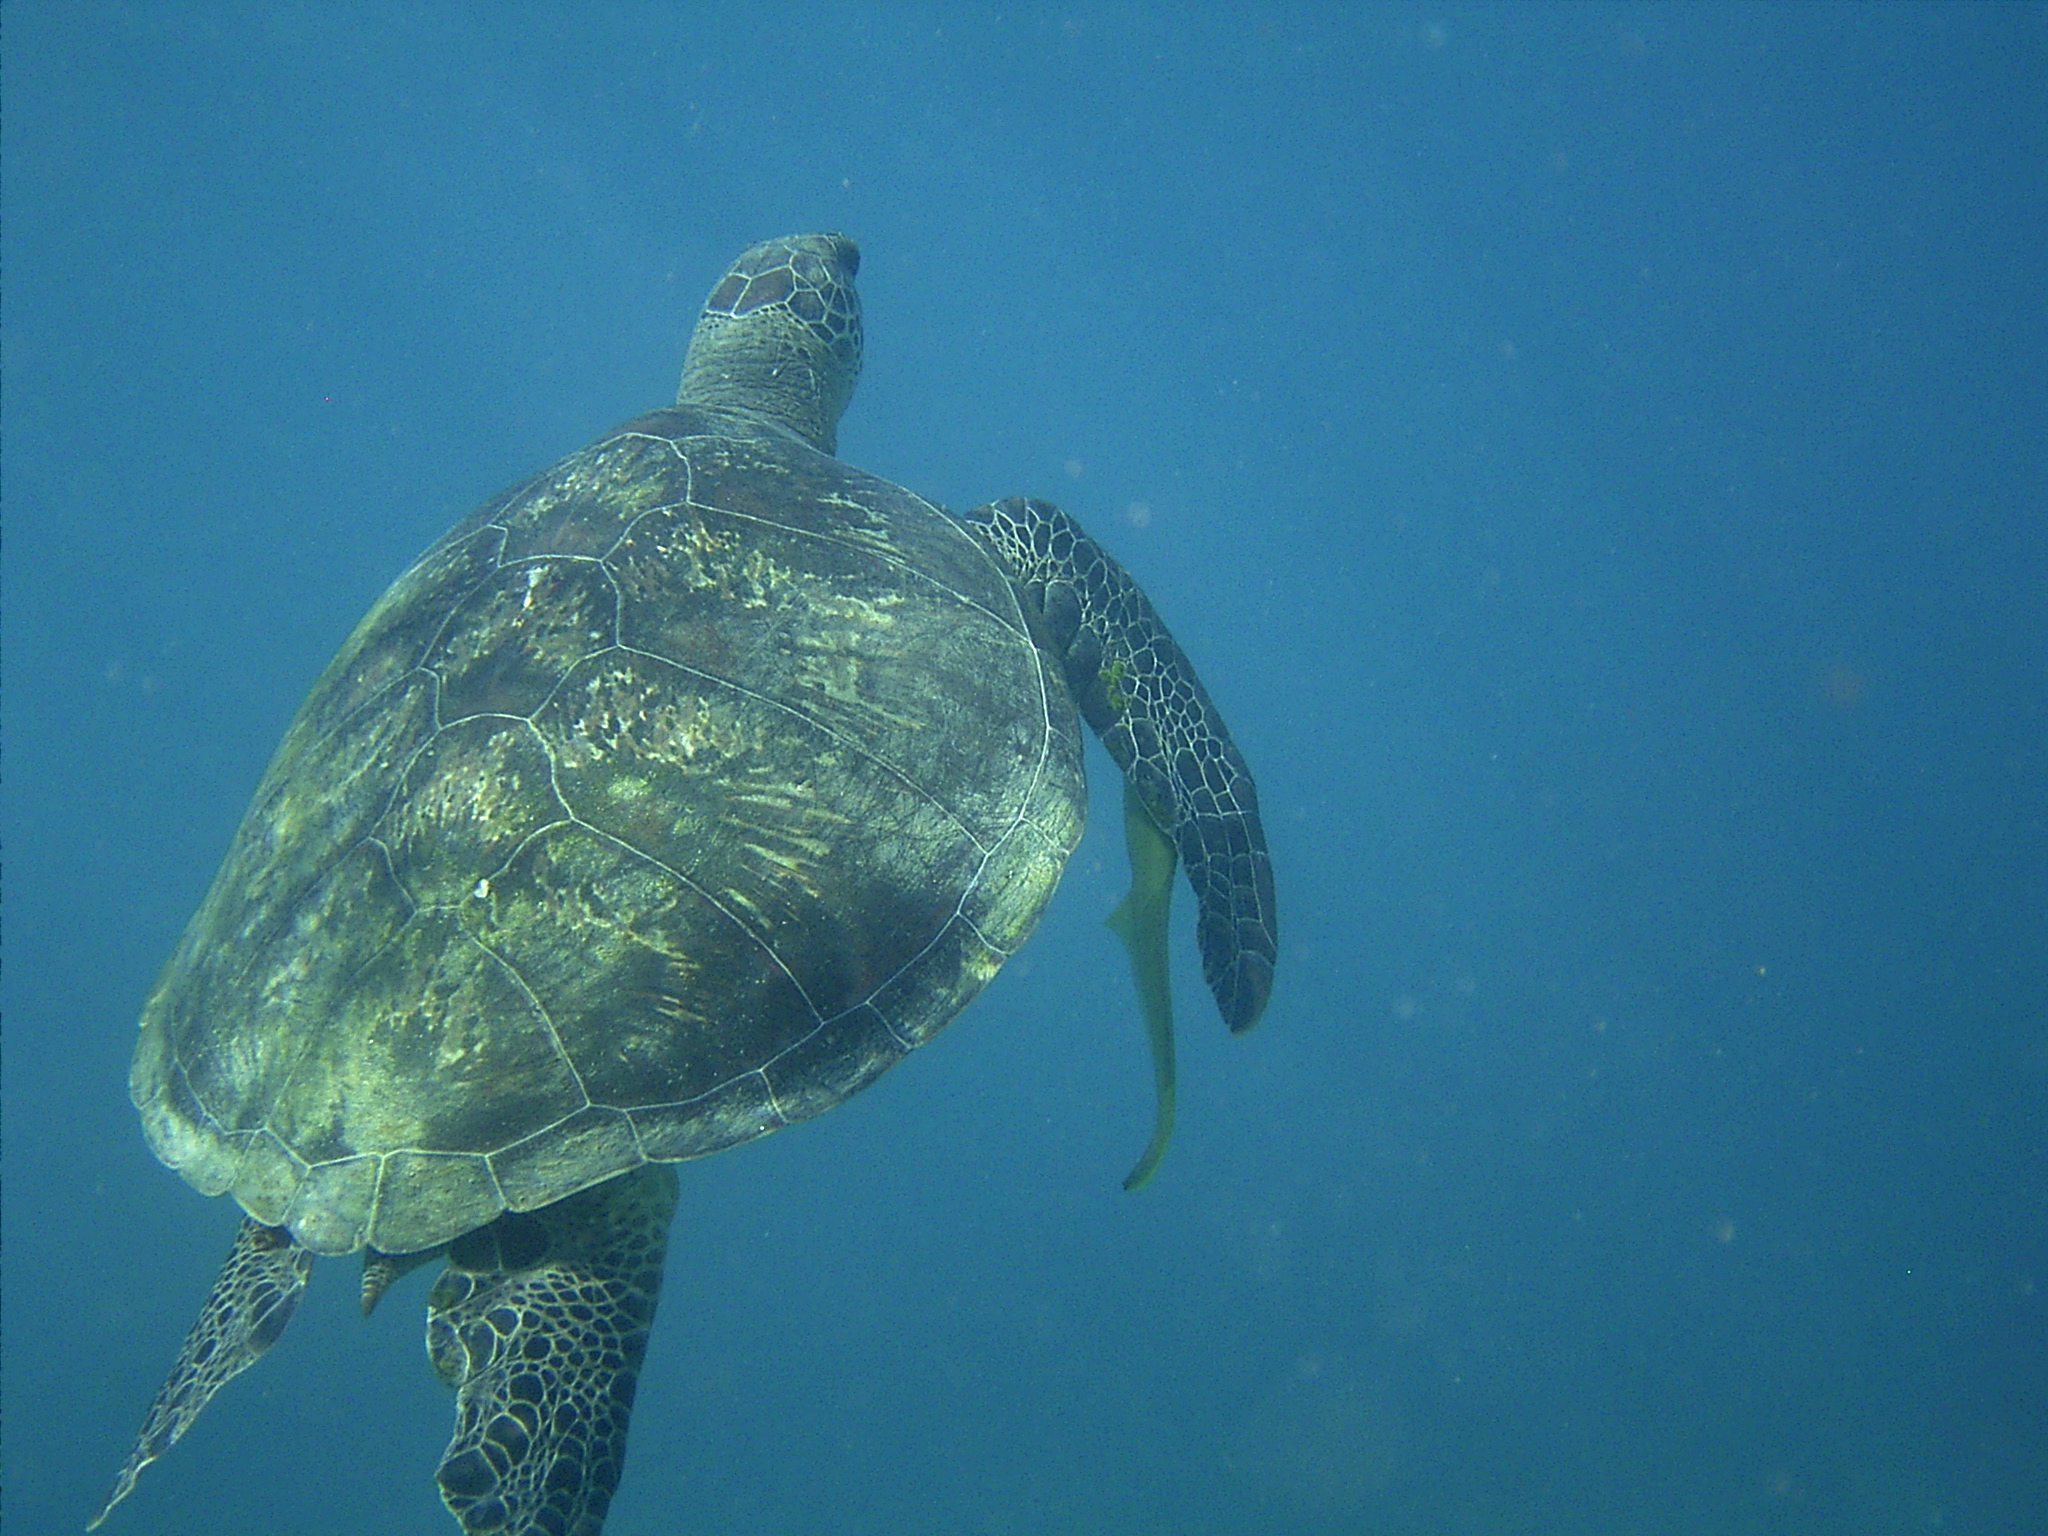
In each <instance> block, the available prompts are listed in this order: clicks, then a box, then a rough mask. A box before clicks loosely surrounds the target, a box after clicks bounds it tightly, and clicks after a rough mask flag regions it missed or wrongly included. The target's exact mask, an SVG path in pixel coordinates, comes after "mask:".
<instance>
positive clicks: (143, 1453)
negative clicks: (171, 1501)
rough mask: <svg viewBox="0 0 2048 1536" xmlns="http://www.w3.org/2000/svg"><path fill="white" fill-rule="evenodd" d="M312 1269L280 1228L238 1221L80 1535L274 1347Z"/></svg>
mask: <svg viewBox="0 0 2048 1536" xmlns="http://www.w3.org/2000/svg"><path fill="white" fill-rule="evenodd" d="M312 1268H313V1255H312V1254H311V1253H309V1252H307V1251H306V1250H305V1249H304V1248H301V1247H300V1246H299V1245H298V1244H297V1243H295V1242H293V1241H292V1237H291V1234H290V1233H289V1232H287V1231H286V1230H285V1229H284V1228H283V1227H266V1226H263V1225H261V1224H260V1223H258V1222H254V1221H247V1220H245V1221H244V1222H243V1223H242V1226H241V1230H240V1231H238V1232H237V1233H236V1234H235V1246H234V1247H233V1248H231V1249H229V1250H228V1261H227V1263H225V1264H223V1265H222V1266H221V1270H220V1277H219V1278H218V1279H216V1280H215V1281H214V1282H213V1290H212V1292H211V1293H210V1294H209V1295H208V1296H207V1298H206V1304H205V1305H204V1306H203V1307H201V1308H200V1309H199V1320H198V1321H197V1322H195V1323H194V1324H193V1325H192V1331H191V1332H190V1333H188V1334H186V1335H185V1345H184V1348H182V1349H180V1350H179V1351H178V1363H177V1364H176V1365H174V1366H172V1367H171V1374H170V1376H169V1377H168V1378H167V1379H166V1380H165V1382H164V1385H163V1390H162V1391H160V1392H158V1393H157V1395H156V1401H155V1402H153V1403H151V1404H150V1405H149V1416H148V1417H147V1418H146V1419H144V1420H143V1421H142V1433H141V1434H139V1435H137V1436H136V1437H135V1449H134V1450H132V1451H130V1452H129V1453H128V1461H127V1464H126V1465H125V1466H123V1467H122V1468H121V1475H120V1476H119V1477H117V1478H115V1479H114V1491H113V1492H112V1493H110V1494H108V1495H107V1502H106V1503H104V1504H102V1505H101V1506H100V1512H99V1513H98V1514H96V1515H94V1516H93V1517H92V1522H91V1524H89V1525H87V1526H86V1529H87V1530H88V1531H92V1530H97V1529H99V1524H100V1522H101V1521H102V1520H104V1519H106V1518H107V1516H108V1515H109V1514H110V1513H111V1512H112V1511H113V1508H114V1506H115V1505H116V1504H118V1503H120V1502H121V1501H122V1500H123V1499H125V1498H127V1497H128V1494H129V1491H130V1490H131V1489H133V1488H134V1486H135V1479H136V1478H137V1477H139V1476H141V1475H142V1469H143V1468H144V1467H146V1466H148V1465H149V1464H150V1463H151V1462H152V1461H155V1460H156V1459H157V1458H158V1457H159V1456H161V1455H163V1453H164V1452H165V1451H167V1450H169V1449H170V1448H171V1447H172V1446H173V1445H175V1444H176V1443H177V1441H178V1437H179V1436H180V1435H182V1434H184V1433H185V1431H186V1430H188V1429H190V1428H191V1427H192V1421H193V1420H194V1419H196V1418H198V1417H199V1412H200V1410H201V1409H202V1408H204V1407H205V1406H206V1405H207V1404H208V1403H209V1402H211V1401H213V1394H214V1393H216V1392H218V1391H219V1390H220V1389H221V1388H222V1387H223V1386H225V1385H226V1384H227V1383H228V1381H229V1380H230V1379H231V1378H233V1377H235V1376H239V1375H240V1374H241V1373H242V1372H243V1371H245V1370H247V1369H248V1368H249V1367H250V1366H252V1365H254V1364H255V1363H256V1362H257V1361H258V1360H259V1359H261V1358H262V1356H263V1352H264V1351H265V1350H267V1349H269V1348H270V1346H271V1345H273V1344H275V1343H276V1342H277V1338H278V1335H279V1334H281V1333H283V1332H284V1325H285V1324H286V1323H288V1322H290V1321H291V1320H292V1313H293V1311H294V1310H296V1309H297V1307H298V1305H299V1297H300V1296H302V1295H303V1294H304V1293H305V1290H306V1276H307V1274H308V1273H309V1272H311V1270H312Z"/></svg>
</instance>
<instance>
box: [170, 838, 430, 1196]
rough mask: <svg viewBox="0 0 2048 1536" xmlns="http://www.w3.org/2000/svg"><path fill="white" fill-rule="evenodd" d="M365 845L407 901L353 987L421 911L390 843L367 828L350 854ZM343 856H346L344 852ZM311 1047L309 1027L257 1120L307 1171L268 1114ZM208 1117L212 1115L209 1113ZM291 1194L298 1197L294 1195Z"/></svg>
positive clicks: (350, 984) (355, 973)
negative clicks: (400, 875) (394, 863)
mask: <svg viewBox="0 0 2048 1536" xmlns="http://www.w3.org/2000/svg"><path fill="white" fill-rule="evenodd" d="M365 848H368V849H373V850H375V852H376V855H377V857H378V858H380V859H381V860H383V862H384V873H385V875H386V876H387V877H389V879H390V881H391V888H392V889H393V890H395V891H397V892H398V895H399V898H400V899H401V900H402V901H404V903H405V905H406V914H405V921H404V922H402V923H400V924H399V925H398V927H397V928H396V929H395V930H394V931H393V932H392V934H391V936H390V937H389V938H388V939H386V940H385V941H384V942H383V943H382V944H379V945H378V946H377V947H376V948H375V949H373V950H371V951H370V953H369V954H367V955H365V956H364V957H363V960H362V963H361V964H360V965H358V966H356V967H355V968H354V969H353V970H352V971H350V972H348V973H347V975H346V976H344V977H343V979H342V985H343V986H344V987H345V988H348V989H350V990H353V988H354V986H355V981H356V978H357V977H359V976H361V975H362V974H363V972H364V971H366V970H367V969H369V967H370V966H371V965H373V964H374V963H375V962H376V960H377V957H378V956H379V955H381V954H383V953H384V952H385V951H386V950H388V949H390V948H392V947H393V946H394V945H396V944H397V943H398V937H399V935H400V934H402V933H403V932H404V931H405V930H406V928H407V927H409V926H410V925H411V923H412V920H413V919H414V918H416V917H418V916H419V915H420V911H421V907H420V904H419V903H418V902H417V901H415V900H413V895H412V892H411V891H408V890H407V889H406V888H405V884H404V882H403V881H401V880H400V879H399V878H398V872H397V871H396V870H395V869H393V868H392V866H391V847H390V845H389V844H388V843H386V842H385V841H384V839H383V838H381V837H379V836H377V834H376V833H374V832H369V833H365V834H364V835H363V836H362V837H361V838H360V839H359V840H358V841H356V842H355V843H353V844H351V845H350V847H349V850H348V852H349V853H351V854H352V853H355V852H357V851H359V850H361V849H365ZM343 857H344V858H346V857H347V854H344V855H343ZM312 1050H313V1036H312V1032H311V1031H310V1030H307V1031H301V1040H300V1045H299V1051H298V1054H297V1055H296V1056H294V1057H293V1058H292V1061H291V1065H290V1066H288V1067H286V1068H285V1072H284V1078H283V1080H282V1081H281V1082H279V1083H278V1085H277V1092H276V1093H274V1094H272V1095H271V1098H270V1103H269V1105H267V1106H266V1107H265V1109H264V1111H263V1119H262V1120H261V1121H260V1122H258V1129H260V1130H262V1131H263V1132H265V1133H266V1134H268V1135H269V1137H270V1139H271V1140H272V1141H274V1142H276V1143H277V1144H278V1145H279V1146H280V1147H283V1148H284V1150H285V1152H286V1153H287V1154H289V1155H290V1157H291V1159H292V1161H293V1162H295V1163H297V1164H298V1165H299V1166H300V1167H301V1168H304V1169H307V1170H309V1171H310V1170H311V1169H313V1168H314V1167H317V1166H320V1165H318V1164H314V1163H309V1162H307V1161H306V1160H305V1159H304V1158H302V1157H300V1156H299V1155H298V1153H297V1152H295V1151H293V1150H292V1148H291V1145H290V1144H289V1143H288V1142H286V1141H285V1139H284V1138H283V1137H282V1136H280V1135H278V1134H277V1132H276V1130H274V1129H273V1128H272V1127H271V1124H270V1115H271V1111H272V1110H274V1109H275V1108H276V1107H277V1105H278V1104H279V1103H280V1102H282V1101H283V1099H284V1096H285V1095H286V1094H287V1093H289V1092H290V1091H291V1087H292V1084H293V1083H295V1082H297V1081H298V1077H299V1069H300V1068H301V1067H303V1066H304V1065H305V1064H306V1058H307V1057H308V1056H310V1055H311V1054H312ZM194 1102H197V1096H196V1095H195V1098H194ZM202 1107H203V1106H202ZM208 1118H212V1117H211V1114H210V1113H209V1116H208ZM254 1150H255V1148H254V1145H253V1144H252V1145H251V1146H249V1147H247V1148H245V1149H244V1151H243V1153H242V1160H243V1162H246V1161H247V1159H248V1157H249V1155H250V1153H252V1152H253V1151H254ZM240 1172H241V1167H240V1165H239V1164H238V1165H237V1167H236V1173H237V1175H238V1176H239V1174H240ZM299 1183H300V1186H301V1187H303V1186H304V1184H305V1176H304V1175H303V1174H302V1175H300V1178H299ZM294 1198H297V1197H296V1196H294Z"/></svg>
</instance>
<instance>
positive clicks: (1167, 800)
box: [962, 497, 1280, 1033]
mask: <svg viewBox="0 0 2048 1536" xmlns="http://www.w3.org/2000/svg"><path fill="white" fill-rule="evenodd" d="M962 521H963V522H965V523H966V524H967V526H968V528H970V529H971V530H972V531H973V532H974V533H975V534H976V535H977V536H978V537H979V538H980V539H981V540H982V541H983V543H984V544H985V545H986V546H987V548H988V549H989V550H990V551H991V552H992V553H993V554H994V555H995V557H996V559H997V561H998V562H999V563H1000V564H1001V565H1002V566H1003V567H1004V569H1005V570H1007V571H1008V572H1009V574H1010V576H1011V578H1012V580H1014V581H1015V582H1016V583H1017V586H1018V589H1019V590H1020V591H1021V592H1022V593H1023V594H1024V596H1025V598H1026V600H1027V602H1029V603H1030V604H1031V605H1032V607H1033V608H1034V609H1035V613H1034V617H1035V618H1036V619H1038V620H1039V621H1040V622H1042V624H1043V625H1044V628H1045V631H1046V639H1047V641H1048V643H1049V644H1050V645H1051V646H1052V648H1053V649H1054V650H1055V651H1056V652H1057V653H1058V655H1059V657H1060V659H1061V661H1062V663H1063V664H1064V666H1065V668H1066V673H1067V681H1068V685H1069V686H1070V687H1071V688H1072V689H1073V691H1074V697H1075V701H1076V702H1077V703H1078V704H1079V705H1080V706H1081V713H1082V715H1083V716H1084V717H1086V719H1087V721H1088V724H1089V725H1090V726H1091V727H1093V728H1094V730H1095V732H1096V734H1097V735H1099V736H1100V737H1101V738H1102V744H1103V745H1104V746H1106V747H1108V748H1109V755H1110V756H1111V757H1113V758H1115V759H1116V764H1117V766H1118V767H1119V768H1121V769H1123V771H1124V776H1125V778H1126V779H1127V781H1128V782H1129V783H1130V784H1131V786H1132V787H1133V788H1134V789H1135V790H1136V791H1137V793H1138V796H1139V798H1140V799H1141V800H1143V802H1144V804H1145V806H1146V808H1147V809H1148V810H1150V811H1151V813H1152V816H1153V819H1154V820H1155V821H1156V822H1157V823H1158V824H1159V825H1160V826H1161V827H1162V828H1164V829H1165V830H1166V832H1167V834H1168V835H1169V836H1171V837H1172V839H1173V841H1174V844H1175V846H1176V847H1177V848H1178V849H1179V850H1180V857H1181V860H1182V862H1183V863H1185V864H1186V865H1187V870H1188V884H1189V885H1191V886H1192V887H1193V888H1194V892H1195V901H1196V906H1197V912H1196V919H1195V935H1196V939H1197V941H1198V942H1199V944H1200V945H1201V950H1202V975H1203V977H1204V979H1205V980H1207V981H1208V983H1209V990H1210V991H1211V992H1213V993H1215V995H1216V1006H1217V1007H1218V1008H1219V1009H1220V1010H1221V1011H1222V1014H1223V1022H1224V1023H1226V1024H1228V1025H1229V1026H1230V1028H1231V1031H1232V1032H1233V1033H1242V1032H1243V1031H1245V1030H1247V1029H1250V1028H1251V1027H1252V1025H1254V1024H1256V1023H1257V1022H1258V1018H1259V1014H1260V1013H1261V1012H1262V1011H1263V1010H1264V1009H1265V1006H1266V999H1267V997H1268V996H1269V995H1270V994H1271V993H1272V990H1273V963H1274V961H1275V960H1276V959H1277V958H1278V956H1279V952H1280V949H1279V930H1278V928H1277V927H1276V925H1275V921H1274V911H1273V861H1272V859H1271V858H1270V857H1269V856H1268V855H1267V852H1266V834H1265V830H1264V829H1263V828H1262V827H1261V826H1260V825H1259V797H1258V791H1257V790H1256V789H1254V788H1253V786H1252V775H1251V770H1250V769H1249V768H1247V767H1246V766H1245V761H1244V758H1243V757H1242V756H1241V755H1240V754H1239V753H1238V750H1237V746H1236V744H1235V743H1234V742H1232V741H1231V739H1230V732H1229V731H1228V730H1227V729H1226V728H1225V727H1224V724H1223V717H1222V716H1221V715H1219V714H1218V713H1217V712H1216V706H1215V705H1214V704H1212V703H1210V702H1209V694H1208V691H1207V690H1206V689H1204V688H1203V687H1202V681H1201V679H1200V678H1198V677H1197V676H1195V669H1194V666H1193V664H1192V663H1191V662H1189V660H1188V659H1187V657H1186V655H1185V654H1183V652H1182V651H1181V648H1180V647H1179V646H1178V645H1177V644H1175V643H1174V639H1173V636H1172V635H1170V634H1169V633H1167V629H1166V625H1165V624H1164V623H1162V622H1161V621H1160V618H1159V615H1158V614H1157V613H1156V612H1154V611H1153V608H1152V604H1151V602H1150V601H1149V600H1147V598H1146V596H1145V594H1144V593H1143V592H1142V591H1140V590H1139V588H1138V584H1137V583H1136V582H1135V581H1133V580H1131V577H1130V573H1129V572H1127V571H1126V570H1124V568H1123V567H1122V566H1120V565H1118V564H1117V563H1116V561H1115V560H1113V559H1111V558H1110V556H1109V555H1108V553H1107V552H1106V551H1105V550H1104V549H1103V548H1102V546H1101V545H1099V544H1097V543H1096V542H1095V541H1094V540H1093V539H1091V538H1090V537H1088V535H1087V534H1086V533H1085V532H1083V531H1082V529H1081V526H1080V524H1078V523H1076V522H1075V521H1074V520H1073V519H1072V518H1071V517H1069V516H1067V514H1066V513H1064V512H1062V511H1061V510H1060V509H1059V508H1058V507H1056V506H1054V505H1053V504H1052V503H1051V502H1049V501H1026V500H1023V499H1022V498H1017V497H1013V498H1011V499H1009V500H1007V501H998V502H994V503H992V504H990V505H988V506H985V507H976V508H975V509H974V510H973V511H972V512H969V513H967V514H966V515H965V516H964V517H963V518H962Z"/></svg>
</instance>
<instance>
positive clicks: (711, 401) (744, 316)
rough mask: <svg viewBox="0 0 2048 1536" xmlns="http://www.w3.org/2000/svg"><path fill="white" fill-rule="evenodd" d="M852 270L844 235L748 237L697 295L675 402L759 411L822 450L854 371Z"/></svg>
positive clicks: (851, 249)
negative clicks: (704, 293)
mask: <svg viewBox="0 0 2048 1536" xmlns="http://www.w3.org/2000/svg"><path fill="white" fill-rule="evenodd" d="M859 270H860V248H859V247H858V246H856V245H855V244H854V243H853V242H852V241H851V240H849V239H847V238H846V236H844V235H790V236H787V237H785V238H784V239H781V240H764V241H762V242H761V243H760V244H759V245H752V246H748V247H747V249H746V250H744V251H742V252H741V253H740V258H739V260H737V261H735V262H734V263H733V264H732V270H731V271H729V272H727V273H726V274H725V276H724V277H722V278H720V279H719V281H718V286H717V287H716V288H714V289H712V290H711V297H710V298H708V299H706V300H705V301H704V313H703V314H701V315H699V316H698V317H697V331H696V334H695V335H693V336H692V337H691V338H690V352H689V356H687V357H686V358H684V359H683V382H682V385H681V387H680V388H678V389H677V391H676V404H677V405H695V406H703V407H708V408H710V409H714V410H724V411H742V412H745V413H746V414H748V415H752V416H761V417H766V418H767V419H768V420H770V421H773V422H775V423H776V424H777V425H779V426H783V427H787V428H788V429H789V430H790V431H792V432H794V433H796V435H797V436H798V437H801V438H802V439H803V440H804V441H805V442H807V443H809V444H810V445H811V446H812V447H814V448H817V449H819V450H820V451H821V452H824V453H831V452H832V451H833V450H834V449H835V448H836V447H837V445H838V441H839V414H840V412H842V411H844V410H845V409H846V402H847V401H849V400H851V399H852V398H853V386H854V383H855V381H856V380H858V379H859V378H860V349H861V339H860V295H859V294H858V293H856V292H855V291H854V287H853V275H854V273H856V272H858V271H859Z"/></svg>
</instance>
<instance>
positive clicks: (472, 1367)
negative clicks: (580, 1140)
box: [427, 1164, 676, 1536]
mask: <svg viewBox="0 0 2048 1536" xmlns="http://www.w3.org/2000/svg"><path fill="white" fill-rule="evenodd" d="M675 1208H676V1176H675V1170H673V1169H672V1168H670V1167H668V1166H667V1165H665V1164H650V1165H649V1166H647V1167H644V1168H640V1169H637V1170H635V1171H634V1172H632V1173H626V1174H621V1175H619V1176H618V1177H617V1178H614V1179H609V1180H607V1181H606V1182H605V1183H603V1184H599V1185H597V1186H595V1187H594V1188H591V1189H586V1190H584V1191H583V1192H582V1193H581V1194H576V1195H571V1196H569V1197H568V1198H567V1199H566V1200H559V1201H557V1202H556V1203H555V1204H553V1205H551V1206H547V1207H546V1208H544V1209H542V1210H538V1211H533V1212H530V1213H526V1214H513V1213H507V1214H506V1215H503V1216H500V1217H499V1218H498V1219H497V1220H496V1221H494V1222H492V1223H491V1224H490V1225H489V1226H486V1227H481V1228H479V1229H478V1230H476V1231H475V1232H472V1233H470V1234H469V1235H468V1236H466V1237H459V1238H457V1239H456V1240H455V1242H454V1243H453V1244H452V1245H450V1247H449V1250H448V1268H447V1269H446V1271H444V1272H443V1273H442V1275H441V1278H440V1279H439V1280H438V1281H436V1282H435V1284H434V1291H433V1294H432V1295H431V1296H430V1297H429V1298H428V1299H427V1354H428V1356H429V1357H430V1358H431V1359H432V1360H433V1362H434V1369H435V1371H436V1372H437V1373H439V1375H440V1377H441V1379H442V1380H443V1381H444V1382H446V1383H447V1384H448V1385H449V1386H451V1387H453V1388H455V1389H456V1394H457V1396H456V1404H455V1438H454V1439H452V1440H450V1441H449V1442H448V1449H447V1452H446V1453H445V1454H444V1455H443V1456H442V1458H441V1466H440V1470H439V1471H437V1472H436V1473H435V1474H434V1476H435V1480H436V1481H437V1482H438V1483H439V1484H440V1485H441V1499H442V1502H443V1503H445V1504H446V1505H447V1506H448V1509H449V1512H450V1513H451V1514H453V1515H454V1516H455V1518H456V1520H457V1521H458V1522H459V1523H460V1524H461V1526H462V1528H463V1530H465V1531H468V1532H478V1533H480V1532H486V1531H488V1532H493V1533H502V1536H530V1533H532V1536H537V1533H541V1532H548V1533H565V1536H598V1532H599V1531H600V1530H601V1529H602V1528H603V1526H604V1515H605V1510H606V1509H607V1508H609V1507H610V1505H611V1500H612V1494H613V1493H614V1492H615V1491H617V1489H618V1486H619V1475H620V1473H621V1472H622V1471H623V1470H624V1468H625V1462H626V1429H627V1425H628V1421H629V1420H630V1418H631V1415H632V1412H633V1393H634V1388H635V1385H636V1383H637V1382H638V1380H639V1375H640V1362H641V1360H642V1359H643V1358H644V1357H645V1355H646V1353H647V1331H648V1329H649V1328H650V1327H651V1326H652V1325H653V1322H654V1306H655V1302H656V1300H657V1299H658V1298H659V1296H660V1293H661V1267H662V1260H663V1258H664V1256H665V1254H666V1252H667V1247H668V1224H669V1219H670V1218H671V1217H672V1216H673V1215H674V1214H675Z"/></svg>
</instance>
